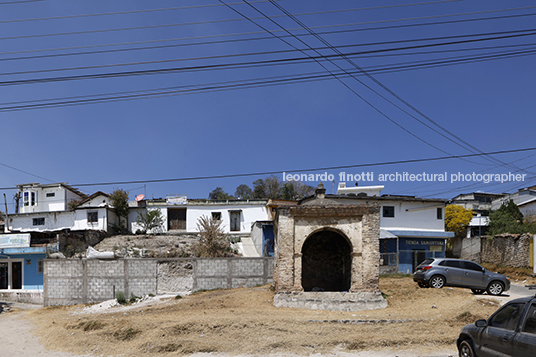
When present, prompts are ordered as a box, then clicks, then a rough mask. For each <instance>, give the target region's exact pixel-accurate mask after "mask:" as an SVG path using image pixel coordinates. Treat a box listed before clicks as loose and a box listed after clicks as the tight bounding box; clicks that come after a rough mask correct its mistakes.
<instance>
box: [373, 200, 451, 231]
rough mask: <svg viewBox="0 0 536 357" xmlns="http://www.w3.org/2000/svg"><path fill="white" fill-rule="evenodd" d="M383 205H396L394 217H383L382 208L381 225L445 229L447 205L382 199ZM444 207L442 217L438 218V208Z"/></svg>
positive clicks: (399, 227)
mask: <svg viewBox="0 0 536 357" xmlns="http://www.w3.org/2000/svg"><path fill="white" fill-rule="evenodd" d="M379 203H380V204H381V206H382V207H383V206H394V208H395V216H394V217H393V218H389V217H383V208H382V209H381V210H380V227H381V228H387V229H401V230H431V231H444V230H445V205H444V204H443V203H440V202H438V203H435V202H426V201H422V202H418V201H417V202H413V201H398V200H393V201H380V202H379ZM439 207H441V209H442V215H443V218H442V219H437V208H439Z"/></svg>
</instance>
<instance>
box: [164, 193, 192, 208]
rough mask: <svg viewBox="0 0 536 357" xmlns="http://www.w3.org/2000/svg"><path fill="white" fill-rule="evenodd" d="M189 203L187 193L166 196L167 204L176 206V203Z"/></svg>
mask: <svg viewBox="0 0 536 357" xmlns="http://www.w3.org/2000/svg"><path fill="white" fill-rule="evenodd" d="M187 203H188V199H187V197H186V195H168V196H166V204H167V205H171V206H175V205H185V204H187Z"/></svg>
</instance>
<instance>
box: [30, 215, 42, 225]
mask: <svg viewBox="0 0 536 357" xmlns="http://www.w3.org/2000/svg"><path fill="white" fill-rule="evenodd" d="M32 222H33V225H34V226H44V225H45V217H41V218H34V219H33V220H32Z"/></svg>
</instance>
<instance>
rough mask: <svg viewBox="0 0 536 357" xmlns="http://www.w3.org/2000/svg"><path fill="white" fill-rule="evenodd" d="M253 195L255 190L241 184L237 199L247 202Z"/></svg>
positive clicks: (236, 194)
mask: <svg viewBox="0 0 536 357" xmlns="http://www.w3.org/2000/svg"><path fill="white" fill-rule="evenodd" d="M252 195H253V190H252V189H251V188H250V187H249V186H248V185H245V184H241V185H239V186H238V187H237V188H236V191H235V197H236V198H238V199H243V200H247V199H250V198H251V196H252Z"/></svg>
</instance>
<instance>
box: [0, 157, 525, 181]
mask: <svg viewBox="0 0 536 357" xmlns="http://www.w3.org/2000/svg"><path fill="white" fill-rule="evenodd" d="M534 150H536V147H529V148H523V149H512V150H501V151H492V152H485V153H474V154H465V155H449V156H438V157H433V158H421V159H408V160H398V161H384V162H374V163H368V164H354V165H341V166H328V167H320V168H318V167H317V168H308V169H297V170H280V171H264V172H255V173H240V174H228V175H212V176H195V177H181V178H172V179H155V180H133V181H115V182H99V183H81V184H72V185H71V186H73V187H86V186H110V185H133V184H144V183H163V182H177V181H198V180H210V179H222V178H233V177H248V176H266V175H275V174H282V173H297V172H310V171H327V170H341V169H352V168H358V167H375V166H386V165H398V164H412V163H417V162H430V161H442V160H451V159H461V158H468V157H477V156H490V155H502V154H511V153H518V152H526V151H534ZM12 189H15V188H14V187H2V188H0V190H12Z"/></svg>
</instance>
